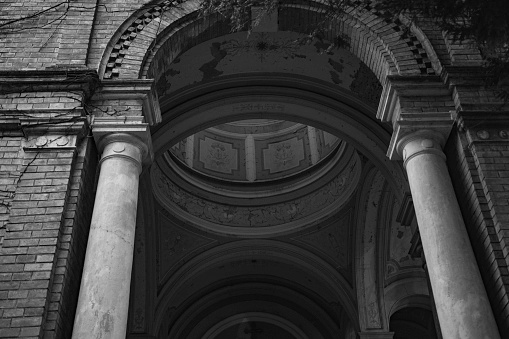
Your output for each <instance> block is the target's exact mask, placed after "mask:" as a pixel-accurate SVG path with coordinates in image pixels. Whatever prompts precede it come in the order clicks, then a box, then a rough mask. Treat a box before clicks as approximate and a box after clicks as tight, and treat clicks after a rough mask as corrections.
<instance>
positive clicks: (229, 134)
mask: <svg viewBox="0 0 509 339" xmlns="http://www.w3.org/2000/svg"><path fill="white" fill-rule="evenodd" d="M340 144H341V140H339V139H338V138H337V137H336V136H334V135H332V134H329V133H327V132H324V131H322V130H319V129H316V128H314V127H311V126H306V125H302V124H299V123H295V122H290V121H282V120H268V119H253V120H241V121H235V122H231V123H226V124H221V125H218V126H215V127H212V128H207V129H205V130H203V131H201V132H199V133H196V134H193V135H191V136H190V137H188V138H186V139H184V140H181V141H180V142H179V143H178V144H176V145H174V146H173V147H172V148H171V149H170V151H169V155H170V156H171V158H172V159H174V160H175V162H176V163H178V164H179V165H180V166H181V165H185V166H186V167H188V168H190V169H192V170H193V171H195V172H198V173H200V174H202V175H203V176H205V177H208V178H214V179H219V180H222V181H224V180H228V181H230V182H237V183H262V182H263V183H267V182H270V181H275V180H280V179H284V178H289V177H291V176H295V175H298V174H299V173H302V172H304V171H308V170H309V169H310V168H311V167H312V166H314V165H317V164H319V163H320V162H323V161H325V160H326V159H328V158H330V157H331V156H333V154H334V153H335V152H336V151H337V149H338V147H339V145H340Z"/></svg>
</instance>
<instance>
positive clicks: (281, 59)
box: [154, 31, 381, 102]
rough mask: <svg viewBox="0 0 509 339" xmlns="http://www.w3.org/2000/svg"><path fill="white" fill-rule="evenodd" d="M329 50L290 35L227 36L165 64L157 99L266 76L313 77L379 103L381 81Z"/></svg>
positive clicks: (351, 58) (158, 80)
mask: <svg viewBox="0 0 509 339" xmlns="http://www.w3.org/2000/svg"><path fill="white" fill-rule="evenodd" d="M330 46H331V43H329V42H327V41H324V40H318V39H311V40H310V39H309V36H308V35H306V34H301V33H295V32H288V31H286V32H255V33H252V34H250V35H248V34H247V33H246V32H238V33H233V34H228V35H224V36H221V37H218V38H214V39H211V40H208V41H206V42H203V43H201V44H199V45H197V46H195V47H193V48H191V49H190V50H188V51H185V52H184V53H182V54H180V55H179V56H178V57H177V58H175V57H174V56H173V55H168V56H167V57H166V58H167V60H162V62H161V65H164V67H163V69H160V70H159V71H158V72H155V73H154V77H155V78H156V83H157V91H158V95H159V97H162V96H164V95H166V94H169V93H170V92H174V91H176V90H179V89H182V88H185V87H187V86H190V85H193V84H197V83H201V82H205V81H210V80H213V79H217V78H219V77H224V76H230V75H235V74H242V73H260V72H263V73H289V74H295V75H299V76H306V77H313V78H315V79H319V80H321V81H324V82H328V83H331V84H333V85H336V86H339V87H343V88H345V89H348V90H351V91H353V92H356V93H357V92H359V94H362V96H363V97H364V99H367V100H368V101H374V102H376V100H377V99H378V98H379V96H380V93H381V86H380V83H379V82H378V80H377V78H376V76H375V75H374V74H373V73H372V72H371V71H370V70H369V68H368V67H366V66H365V65H364V64H363V63H362V62H361V61H360V60H359V59H358V58H357V57H355V56H354V55H353V54H352V53H350V52H349V51H347V50H346V49H343V48H329V47H330ZM163 57H164V56H163ZM316 65H320V67H317V66H316ZM360 92H362V93H360Z"/></svg>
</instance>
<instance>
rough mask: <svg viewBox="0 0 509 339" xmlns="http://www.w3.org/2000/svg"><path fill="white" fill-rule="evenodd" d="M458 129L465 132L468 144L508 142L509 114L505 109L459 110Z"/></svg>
mask: <svg viewBox="0 0 509 339" xmlns="http://www.w3.org/2000/svg"><path fill="white" fill-rule="evenodd" d="M458 129H459V130H460V131H462V132H465V133H466V137H467V140H468V143H469V145H472V144H474V143H483V144H487V143H489V144H509V114H508V112H507V111H503V110H499V111H461V112H459V113H458Z"/></svg>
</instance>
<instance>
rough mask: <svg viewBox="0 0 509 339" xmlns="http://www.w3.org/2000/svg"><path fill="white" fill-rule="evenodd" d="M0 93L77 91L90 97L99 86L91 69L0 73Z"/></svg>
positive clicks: (95, 73) (97, 78)
mask: <svg viewBox="0 0 509 339" xmlns="http://www.w3.org/2000/svg"><path fill="white" fill-rule="evenodd" d="M0 79H1V80H0V93H20V92H21V93H25V92H58V91H62V92H69V91H73V92H76V91H79V92H83V93H84V97H85V98H88V97H90V96H91V95H92V94H93V93H94V91H95V89H96V88H97V87H98V85H99V77H98V76H97V72H96V71H95V70H92V69H86V68H85V69H47V70H29V71H0Z"/></svg>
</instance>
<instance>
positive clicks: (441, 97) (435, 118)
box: [377, 76, 456, 160]
mask: <svg viewBox="0 0 509 339" xmlns="http://www.w3.org/2000/svg"><path fill="white" fill-rule="evenodd" d="M426 98H428V102H426ZM414 102H418V103H419V105H421V103H422V104H425V105H423V106H419V107H415V106H414ZM426 105H428V106H426ZM435 105H436V106H435ZM455 117H456V110H455V107H454V105H453V103H452V98H451V94H450V91H449V89H448V88H447V87H445V86H444V84H443V83H442V82H441V80H440V78H439V77H438V76H427V77H424V76H421V77H402V76H388V77H387V82H386V85H385V87H384V92H383V93H382V99H381V100H380V105H379V108H378V112H377V118H378V119H380V120H381V121H382V122H389V123H391V124H392V126H393V130H394V131H393V134H392V139H391V142H390V144H389V147H388V150H387V156H388V157H389V158H390V159H391V160H401V159H402V153H401V152H402V148H401V147H400V146H398V145H401V143H400V141H401V140H402V139H403V138H405V137H406V136H407V135H409V134H412V133H414V132H418V131H421V130H431V131H433V132H434V133H436V134H440V135H441V137H439V138H438V139H437V140H441V146H443V144H444V142H445V140H447V138H448V137H449V133H450V132H451V129H452V126H453V123H454V119H455Z"/></svg>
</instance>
